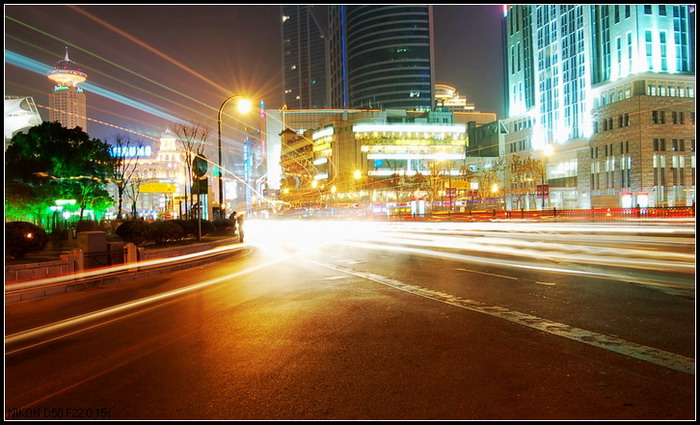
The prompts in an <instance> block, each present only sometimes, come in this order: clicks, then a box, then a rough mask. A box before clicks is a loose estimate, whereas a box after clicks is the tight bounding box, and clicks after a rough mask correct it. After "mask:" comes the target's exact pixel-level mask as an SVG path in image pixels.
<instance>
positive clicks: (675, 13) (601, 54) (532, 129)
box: [504, 5, 695, 208]
mask: <svg viewBox="0 0 700 425" xmlns="http://www.w3.org/2000/svg"><path fill="white" fill-rule="evenodd" d="M504 18H505V19H504V40H505V46H504V47H505V53H506V54H505V58H506V60H505V66H506V69H505V74H506V92H507V118H506V120H505V124H506V125H507V126H508V129H509V132H508V134H507V135H506V140H505V143H506V153H507V155H510V156H514V155H518V156H532V157H534V158H536V159H539V160H541V161H542V162H543V163H544V164H545V168H546V170H545V179H544V180H545V184H546V185H548V190H549V195H548V199H547V203H546V207H557V208H590V207H608V208H610V207H631V206H637V205H640V206H642V207H643V206H674V205H690V204H691V203H692V202H694V168H695V153H694V143H695V142H694V139H695V136H694V133H695V118H694V116H695V109H694V86H695V69H694V38H693V37H694V36H693V32H694V28H693V26H692V25H693V22H694V9H693V8H692V7H691V6H685V5H514V6H510V7H506V9H505V10H504ZM547 148H549V149H551V152H552V154H551V156H550V157H545V152H548V149H547Z"/></svg>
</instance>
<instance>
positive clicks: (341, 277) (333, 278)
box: [323, 275, 350, 280]
mask: <svg viewBox="0 0 700 425" xmlns="http://www.w3.org/2000/svg"><path fill="white" fill-rule="evenodd" d="M348 277H350V276H347V275H345V276H328V277H324V278H323V280H337V279H347V278H348Z"/></svg>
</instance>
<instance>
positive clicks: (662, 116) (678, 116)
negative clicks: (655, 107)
mask: <svg viewBox="0 0 700 425" xmlns="http://www.w3.org/2000/svg"><path fill="white" fill-rule="evenodd" d="M670 118H671V119H670V120H669V121H668V122H667V121H666V111H651V123H652V124H667V123H668V124H685V114H684V113H683V112H682V111H670ZM690 121H691V124H693V125H695V112H691V113H690Z"/></svg>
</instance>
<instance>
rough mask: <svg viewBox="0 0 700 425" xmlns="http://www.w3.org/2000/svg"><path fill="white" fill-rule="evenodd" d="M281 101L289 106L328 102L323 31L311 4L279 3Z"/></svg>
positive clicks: (320, 21)
mask: <svg viewBox="0 0 700 425" xmlns="http://www.w3.org/2000/svg"><path fill="white" fill-rule="evenodd" d="M281 13H282V68H283V69H282V75H283V76H284V102H285V104H286V105H287V108H289V109H309V108H314V109H315V108H326V107H327V106H328V91H327V87H326V82H327V78H326V77H327V74H328V73H327V67H326V42H327V39H326V34H325V31H324V29H323V26H322V22H323V21H322V19H321V18H320V16H319V15H318V13H317V11H316V10H315V9H314V6H308V5H304V6H296V5H283V6H281Z"/></svg>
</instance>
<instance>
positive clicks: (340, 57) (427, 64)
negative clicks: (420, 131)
mask: <svg viewBox="0 0 700 425" xmlns="http://www.w3.org/2000/svg"><path fill="white" fill-rule="evenodd" d="M432 16H433V14H432V6H426V5H413V4H411V5H401V6H386V5H366V6H354V5H352V6H329V31H328V32H329V53H330V56H329V66H330V78H331V83H330V92H331V107H333V108H375V109H410V110H425V111H428V110H431V109H432V106H433V105H432V103H433V87H434V83H435V82H434V76H435V73H434V71H433V63H434V59H433V56H434V55H433V35H432V32H433V24H432V22H433V19H432Z"/></svg>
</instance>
